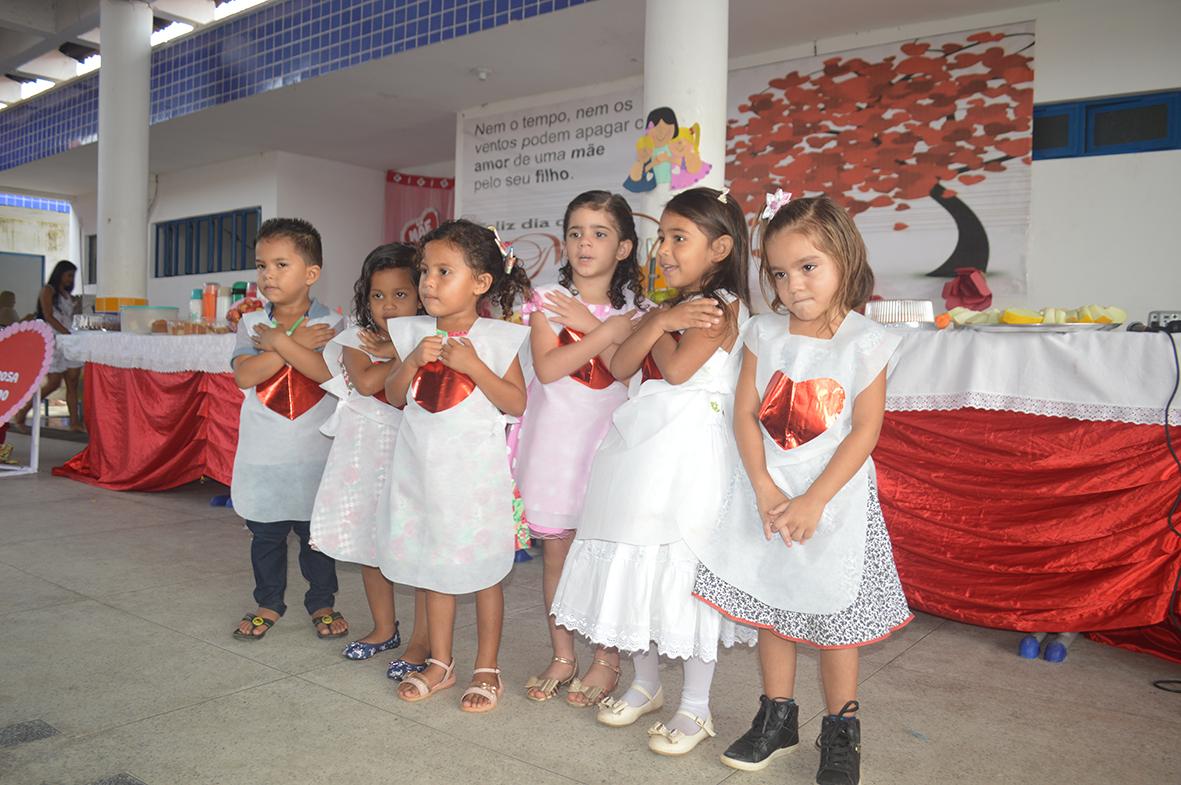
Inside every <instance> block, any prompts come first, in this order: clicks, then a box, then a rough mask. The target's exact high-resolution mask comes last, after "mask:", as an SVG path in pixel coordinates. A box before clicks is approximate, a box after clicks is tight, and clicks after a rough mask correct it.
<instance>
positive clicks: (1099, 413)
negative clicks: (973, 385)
mask: <svg viewBox="0 0 1181 785" xmlns="http://www.w3.org/2000/svg"><path fill="white" fill-rule="evenodd" d="M955 409H985V410H987V411H993V412H1000V411H1004V412H1017V413H1019V414H1037V415H1041V416H1043V417H1067V418H1069V419H1071V420H1085V421H1088V422H1123V423H1129V424H1131V425H1164V422H1165V418H1164V407H1163V406H1158V407H1150V406H1120V405H1118V404H1101V403H1075V402H1071V401H1048V400H1044V399H1040V398H1025V397H1022V396H1020V395H1001V394H998V393H978V392H958V393H940V394H931V395H897V396H895V395H888V396H887V397H886V411H889V412H945V411H952V410H955ZM1169 422H1170V424H1173V423H1176V424H1178V425H1181V409H1177V408H1170V409H1169Z"/></svg>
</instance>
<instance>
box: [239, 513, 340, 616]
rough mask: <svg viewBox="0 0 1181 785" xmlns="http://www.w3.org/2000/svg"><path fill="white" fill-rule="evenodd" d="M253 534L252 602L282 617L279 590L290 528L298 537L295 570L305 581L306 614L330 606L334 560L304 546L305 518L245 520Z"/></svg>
mask: <svg viewBox="0 0 1181 785" xmlns="http://www.w3.org/2000/svg"><path fill="white" fill-rule="evenodd" d="M246 526H247V527H248V528H249V529H250V532H251V534H253V535H254V538H253V540H252V541H251V543H250V563H251V564H252V565H253V566H254V601H255V602H257V603H258V607H260V608H270V609H271V610H273V611H275V612H276V613H278V614H279V615H280V616H282V615H283V614H284V613H286V611H287V605H286V604H284V602H283V592H284V591H285V590H286V589H287V534H288V533H289V532H291V531H292V530H293V529H294V530H295V534H296V536H297V537H299V571H300V572H302V573H303V577H304V578H306V579H307V582H308V584H309V586H308V591H307V594H305V595H304V596H303V605H304V607H305V608H307V611H308V613H309V614H311V613H312V612H313V611H318V610H320V609H321V608H331V607H333V600H334V599H335V595H336V591H337V584H336V562H335V561H333V560H332V558H331V557H329V556H325V555H324V554H322V553H320V552H319V551H314V550H312V548H311V546H310V545H308V539H309V538H310V536H311V523H310V522H309V521H274V522H271V523H258V522H257V521H246Z"/></svg>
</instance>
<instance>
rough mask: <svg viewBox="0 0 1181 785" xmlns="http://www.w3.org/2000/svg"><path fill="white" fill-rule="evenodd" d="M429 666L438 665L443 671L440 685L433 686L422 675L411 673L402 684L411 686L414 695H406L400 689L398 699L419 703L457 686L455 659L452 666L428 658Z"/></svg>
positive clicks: (452, 660)
mask: <svg viewBox="0 0 1181 785" xmlns="http://www.w3.org/2000/svg"><path fill="white" fill-rule="evenodd" d="M426 664H427V665H438V666H439V667H440V668H442V669H443V678H442V679H440V680H439V683H438V684H435V685H434V686H432V685H431V684H429V683H428V682H427V680H426V679H425V678H423V675H422V673H411V674H410V675H409V676H406V677H405V678H404V679H402V684H409V685H410V686H411V687H413V688H414V694H413V695H406V694H405V693H404V692H402V688H401V687H398V697H399V698H401V699H402V700H404V701H406V702H407V703H418V702H419V701H424V700H426V699H427V698H429V697H431V696H432V695H434V694H435V693H436V692H442V691H443V690H445V689H447V688H448V687H454V686H455V658H452V659H451V664H450V665H448V664H447V663H444V662H440V661H439V660H435V659H431V658H429V657H428V658H427V661H426Z"/></svg>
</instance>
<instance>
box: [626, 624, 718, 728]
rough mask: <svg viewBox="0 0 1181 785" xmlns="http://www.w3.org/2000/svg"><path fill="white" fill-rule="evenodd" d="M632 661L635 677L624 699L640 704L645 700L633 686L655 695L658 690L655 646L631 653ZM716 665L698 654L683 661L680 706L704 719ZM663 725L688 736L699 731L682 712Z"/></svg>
mask: <svg viewBox="0 0 1181 785" xmlns="http://www.w3.org/2000/svg"><path fill="white" fill-rule="evenodd" d="M632 664H633V665H634V666H635V669H636V678H635V680H634V681H632V684H631V687H629V688H628V691H627V692H626V693H624V696H623V699H624V700H625V701H627V704H628V705H629V706H639V705H641V704H643V703H644V702H645V701H647V700H648V699H647V698H645V697H644V696H643V694H641V693H640V692H639V691H638V690H636V687H642V688H643V689H644V690H645V691H646V692H647V693H648V694H649V695H655V694H656V690H658V689H660V655H659V654H658V653H657V651H656V647H655V646H652V647H650V648H649V649H648V651H642V652H637V653H635V654H633V655H632ZM715 665H717V661H716V660H715V661H714V662H706V661H705V660H703V659H701V658H700V657H690V658H688V659H687V660H685V664H684V669H685V679H684V686H683V687H682V689H681V705H680V708H681V709H684V710H685V711H687V712H689V713H690V714H692V715H695V716H697V717H700V718H701V719H703V720H707V719H709V687H710V684H711V683H712V682H713V680H714V666H715ZM664 724H665V725H666V726H667V727H668V729H669V730H679V731H681V733H684V734H685V735H687V736H689V735H692V734H694V733H697V732H698V730H699V728H698V727H697V723H695V722H693V721H692V720H691V719H689V718H688V717H686V716H685V715H683V714H674V715H673V717H672V719H670V720H669V721H668V722H666V723H664Z"/></svg>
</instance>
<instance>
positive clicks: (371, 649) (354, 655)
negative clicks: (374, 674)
mask: <svg viewBox="0 0 1181 785" xmlns="http://www.w3.org/2000/svg"><path fill="white" fill-rule="evenodd" d="M401 645H402V636H401V635H400V634H399V633H398V622H396V621H395V622H394V637H392V638H390V639H389V640H388V641H382V642H381V643H365V642H364V641H353V642H352V643H350V644H349V645H348V646H345V647H344V651H342V652H341V654H343V655H344V656H345V657H347V658H348V659H350V660H367V659H369V658H370V657H372V656H373V655H374V654H377V653H378V652H383V651H387V650H389V649H396V648H398V647H399V646H401Z"/></svg>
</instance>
